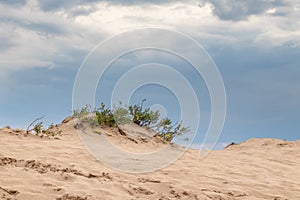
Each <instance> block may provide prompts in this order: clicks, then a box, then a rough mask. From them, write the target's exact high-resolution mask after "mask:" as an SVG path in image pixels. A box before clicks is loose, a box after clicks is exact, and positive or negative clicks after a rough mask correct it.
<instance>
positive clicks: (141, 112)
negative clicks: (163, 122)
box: [128, 99, 160, 126]
mask: <svg viewBox="0 0 300 200" xmlns="http://www.w3.org/2000/svg"><path fill="white" fill-rule="evenodd" d="M145 101H146V99H144V100H143V101H142V103H141V105H139V104H135V105H130V106H129V107H128V110H129V114H130V115H131V117H132V121H133V123H135V124H138V125H140V126H149V125H150V124H155V123H156V122H157V121H158V119H159V116H160V114H159V111H156V112H154V111H152V110H150V108H146V109H143V103H144V102H145Z"/></svg>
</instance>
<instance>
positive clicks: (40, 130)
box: [26, 116, 62, 136]
mask: <svg viewBox="0 0 300 200" xmlns="http://www.w3.org/2000/svg"><path fill="white" fill-rule="evenodd" d="M43 118H44V116H43V117H39V118H36V119H35V120H33V121H32V122H31V123H30V124H29V126H28V127H27V130H26V133H27V134H29V133H32V132H33V133H34V134H36V135H39V134H45V135H47V136H56V135H60V134H61V133H62V131H61V130H58V131H54V128H55V126H54V125H53V124H51V125H50V126H49V127H48V129H46V128H44V125H43V122H42V121H41V120H42V119H43Z"/></svg>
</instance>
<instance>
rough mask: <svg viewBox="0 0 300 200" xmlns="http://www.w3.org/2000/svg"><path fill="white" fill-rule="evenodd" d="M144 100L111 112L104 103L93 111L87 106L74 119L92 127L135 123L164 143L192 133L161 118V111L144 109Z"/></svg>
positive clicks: (167, 119) (120, 106) (115, 108)
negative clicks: (153, 133)
mask: <svg viewBox="0 0 300 200" xmlns="http://www.w3.org/2000/svg"><path fill="white" fill-rule="evenodd" d="M145 101H146V99H144V100H143V101H142V102H141V104H135V105H130V106H125V107H124V106H122V103H121V102H120V105H119V107H115V106H114V109H113V110H111V109H109V108H106V106H105V104H104V103H101V104H100V107H99V108H97V109H91V107H90V106H85V107H83V108H82V109H80V110H74V111H73V117H74V118H77V119H80V121H81V122H83V123H88V124H89V125H90V126H92V127H96V126H103V125H104V126H109V127H118V125H121V124H126V123H130V122H133V123H135V124H137V125H139V126H145V127H149V128H150V129H152V130H153V131H155V132H156V133H157V136H160V137H161V138H163V140H164V141H171V140H172V139H173V138H174V137H175V136H177V135H182V134H185V133H188V132H190V130H189V128H188V127H185V126H184V125H183V123H182V122H180V123H176V124H174V123H172V120H171V119H170V118H163V119H161V118H160V113H159V111H153V110H151V109H150V108H143V103H144V102H145Z"/></svg>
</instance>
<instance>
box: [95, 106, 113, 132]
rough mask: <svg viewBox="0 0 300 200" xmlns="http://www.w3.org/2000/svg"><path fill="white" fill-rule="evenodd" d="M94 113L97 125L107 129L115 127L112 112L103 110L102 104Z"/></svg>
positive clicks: (106, 109)
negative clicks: (104, 126) (107, 127)
mask: <svg viewBox="0 0 300 200" xmlns="http://www.w3.org/2000/svg"><path fill="white" fill-rule="evenodd" d="M95 113H96V118H97V121H98V124H99V125H107V126H109V127H112V126H116V120H115V118H114V115H113V112H112V111H111V110H110V109H109V108H105V104H104V103H101V106H100V108H98V109H97V110H96V111H95Z"/></svg>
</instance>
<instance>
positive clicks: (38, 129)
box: [33, 122, 43, 134]
mask: <svg viewBox="0 0 300 200" xmlns="http://www.w3.org/2000/svg"><path fill="white" fill-rule="evenodd" d="M33 131H34V132H35V133H36V134H39V133H41V132H42V131H43V122H39V123H37V124H35V125H34V127H33Z"/></svg>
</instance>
